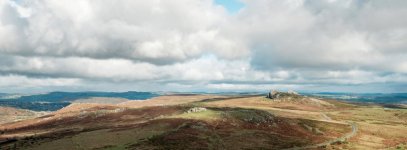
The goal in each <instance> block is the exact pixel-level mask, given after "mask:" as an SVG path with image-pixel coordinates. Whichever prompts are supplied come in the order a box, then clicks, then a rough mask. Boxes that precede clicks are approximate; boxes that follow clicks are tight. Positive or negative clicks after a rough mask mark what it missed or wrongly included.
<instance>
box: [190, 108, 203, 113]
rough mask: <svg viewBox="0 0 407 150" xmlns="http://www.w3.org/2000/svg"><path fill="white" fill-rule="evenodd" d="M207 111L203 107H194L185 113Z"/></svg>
mask: <svg viewBox="0 0 407 150" xmlns="http://www.w3.org/2000/svg"><path fill="white" fill-rule="evenodd" d="M206 110H207V109H206V108H204V107H194V108H191V109H189V110H188V111H187V113H196V112H202V111H206Z"/></svg>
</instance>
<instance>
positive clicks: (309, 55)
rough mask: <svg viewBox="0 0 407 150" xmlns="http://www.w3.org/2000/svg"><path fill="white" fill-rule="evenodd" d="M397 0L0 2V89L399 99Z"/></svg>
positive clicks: (404, 34)
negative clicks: (394, 95) (395, 95)
mask: <svg viewBox="0 0 407 150" xmlns="http://www.w3.org/2000/svg"><path fill="white" fill-rule="evenodd" d="M406 18H407V1H405V0H392V1H383V0H323V1H322V0H321V1H319V0H236V1H233V0H115V1H112V0H0V92H28V93H32V92H45V91H56V90H59V91H61V90H62V91H81V90H97V91H128V90H137V91H208V92H214V91H267V90H268V89H271V88H275V89H281V90H287V89H293V90H298V91H332V92H407V19H406Z"/></svg>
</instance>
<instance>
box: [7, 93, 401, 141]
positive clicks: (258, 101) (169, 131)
mask: <svg viewBox="0 0 407 150" xmlns="http://www.w3.org/2000/svg"><path fill="white" fill-rule="evenodd" d="M171 98H173V99H175V100H174V102H170V101H171V100H172V99H171ZM180 99H184V100H180ZM161 100H163V101H161ZM201 100H203V101H201ZM156 101H158V102H159V101H161V102H163V103H162V104H166V105H164V106H155V105H157V103H152V102H146V103H147V104H148V105H147V104H144V103H143V106H144V107H142V108H139V106H136V104H134V105H135V106H136V107H134V108H131V107H129V106H130V105H126V106H127V109H125V110H124V111H122V112H116V113H102V114H98V113H92V112H91V111H89V112H88V114H82V117H78V116H75V115H74V116H73V117H72V116H70V117H63V116H58V117H50V118H48V120H47V121H46V122H44V123H42V124H38V125H35V124H33V125H30V126H28V127H21V128H18V129H13V130H7V131H6V133H4V134H3V135H0V141H1V139H2V138H3V139H4V138H5V137H7V136H8V137H12V136H10V135H19V136H20V138H17V139H18V140H17V141H14V142H10V143H6V144H2V145H0V146H1V147H3V148H7V147H9V148H13V147H20V148H24V149H191V148H192V149H200V148H202V149H244V148H249V149H262V148H266V149H280V148H289V147H293V146H304V145H309V144H316V143H321V142H324V141H326V140H330V139H335V138H336V137H339V136H341V135H343V134H345V133H347V132H349V131H350V128H349V126H348V125H347V124H344V123H343V122H346V121H353V122H356V123H357V125H358V126H359V129H360V132H358V133H357V135H356V136H355V137H353V138H351V139H350V140H349V141H348V142H345V143H341V144H337V145H333V146H329V147H327V148H328V149H331V148H347V149H377V148H386V147H393V148H397V146H398V145H399V144H401V143H406V141H407V140H406V136H405V135H407V133H406V132H407V127H406V124H407V123H406V112H407V111H406V110H403V109H383V108H382V107H379V106H375V107H372V106H368V107H365V106H356V105H352V104H346V103H342V102H336V101H329V102H330V103H331V104H334V107H332V106H330V105H320V104H318V103H315V101H312V102H309V103H307V101H290V100H287V101H278V102H277V101H270V100H267V99H264V98H262V97H246V98H218V97H212V98H211V97H210V96H187V97H183V96H174V97H163V98H158V99H157V100H156ZM164 101H165V102H164ZM324 104H325V103H324ZM152 106H153V107H152ZM118 107H121V106H120V105H119V106H118ZM193 107H205V108H207V109H208V110H207V111H202V112H195V113H185V112H186V111H187V110H188V109H190V108H193ZM108 108H109V109H115V107H113V106H112V107H106V108H105V107H103V108H97V109H94V110H95V111H96V110H97V112H101V109H108ZM87 110H91V109H87ZM102 112H105V111H102ZM322 114H324V115H325V116H324V115H322ZM327 117H328V119H327ZM329 119H332V120H329ZM67 125H69V126H67ZM27 133H36V134H33V135H31V136H26V135H28V134H27ZM40 133H45V134H40ZM11 139H12V138H11ZM9 141H11V140H10V139H9ZM401 146H403V145H401Z"/></svg>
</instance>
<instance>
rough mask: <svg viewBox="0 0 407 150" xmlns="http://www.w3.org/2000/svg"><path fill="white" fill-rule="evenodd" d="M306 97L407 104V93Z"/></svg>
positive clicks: (323, 94) (336, 94)
mask: <svg viewBox="0 0 407 150" xmlns="http://www.w3.org/2000/svg"><path fill="white" fill-rule="evenodd" d="M305 95H311V96H317V97H322V98H331V99H337V100H345V101H350V102H363V103H381V104H407V93H331V92H324V93H305Z"/></svg>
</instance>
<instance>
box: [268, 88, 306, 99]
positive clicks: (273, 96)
mask: <svg viewBox="0 0 407 150" xmlns="http://www.w3.org/2000/svg"><path fill="white" fill-rule="evenodd" d="M299 96H300V95H299V94H298V93H297V92H295V91H292V90H289V91H288V92H279V91H276V90H272V91H270V92H269V93H268V94H267V98H270V99H279V98H283V97H299Z"/></svg>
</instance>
